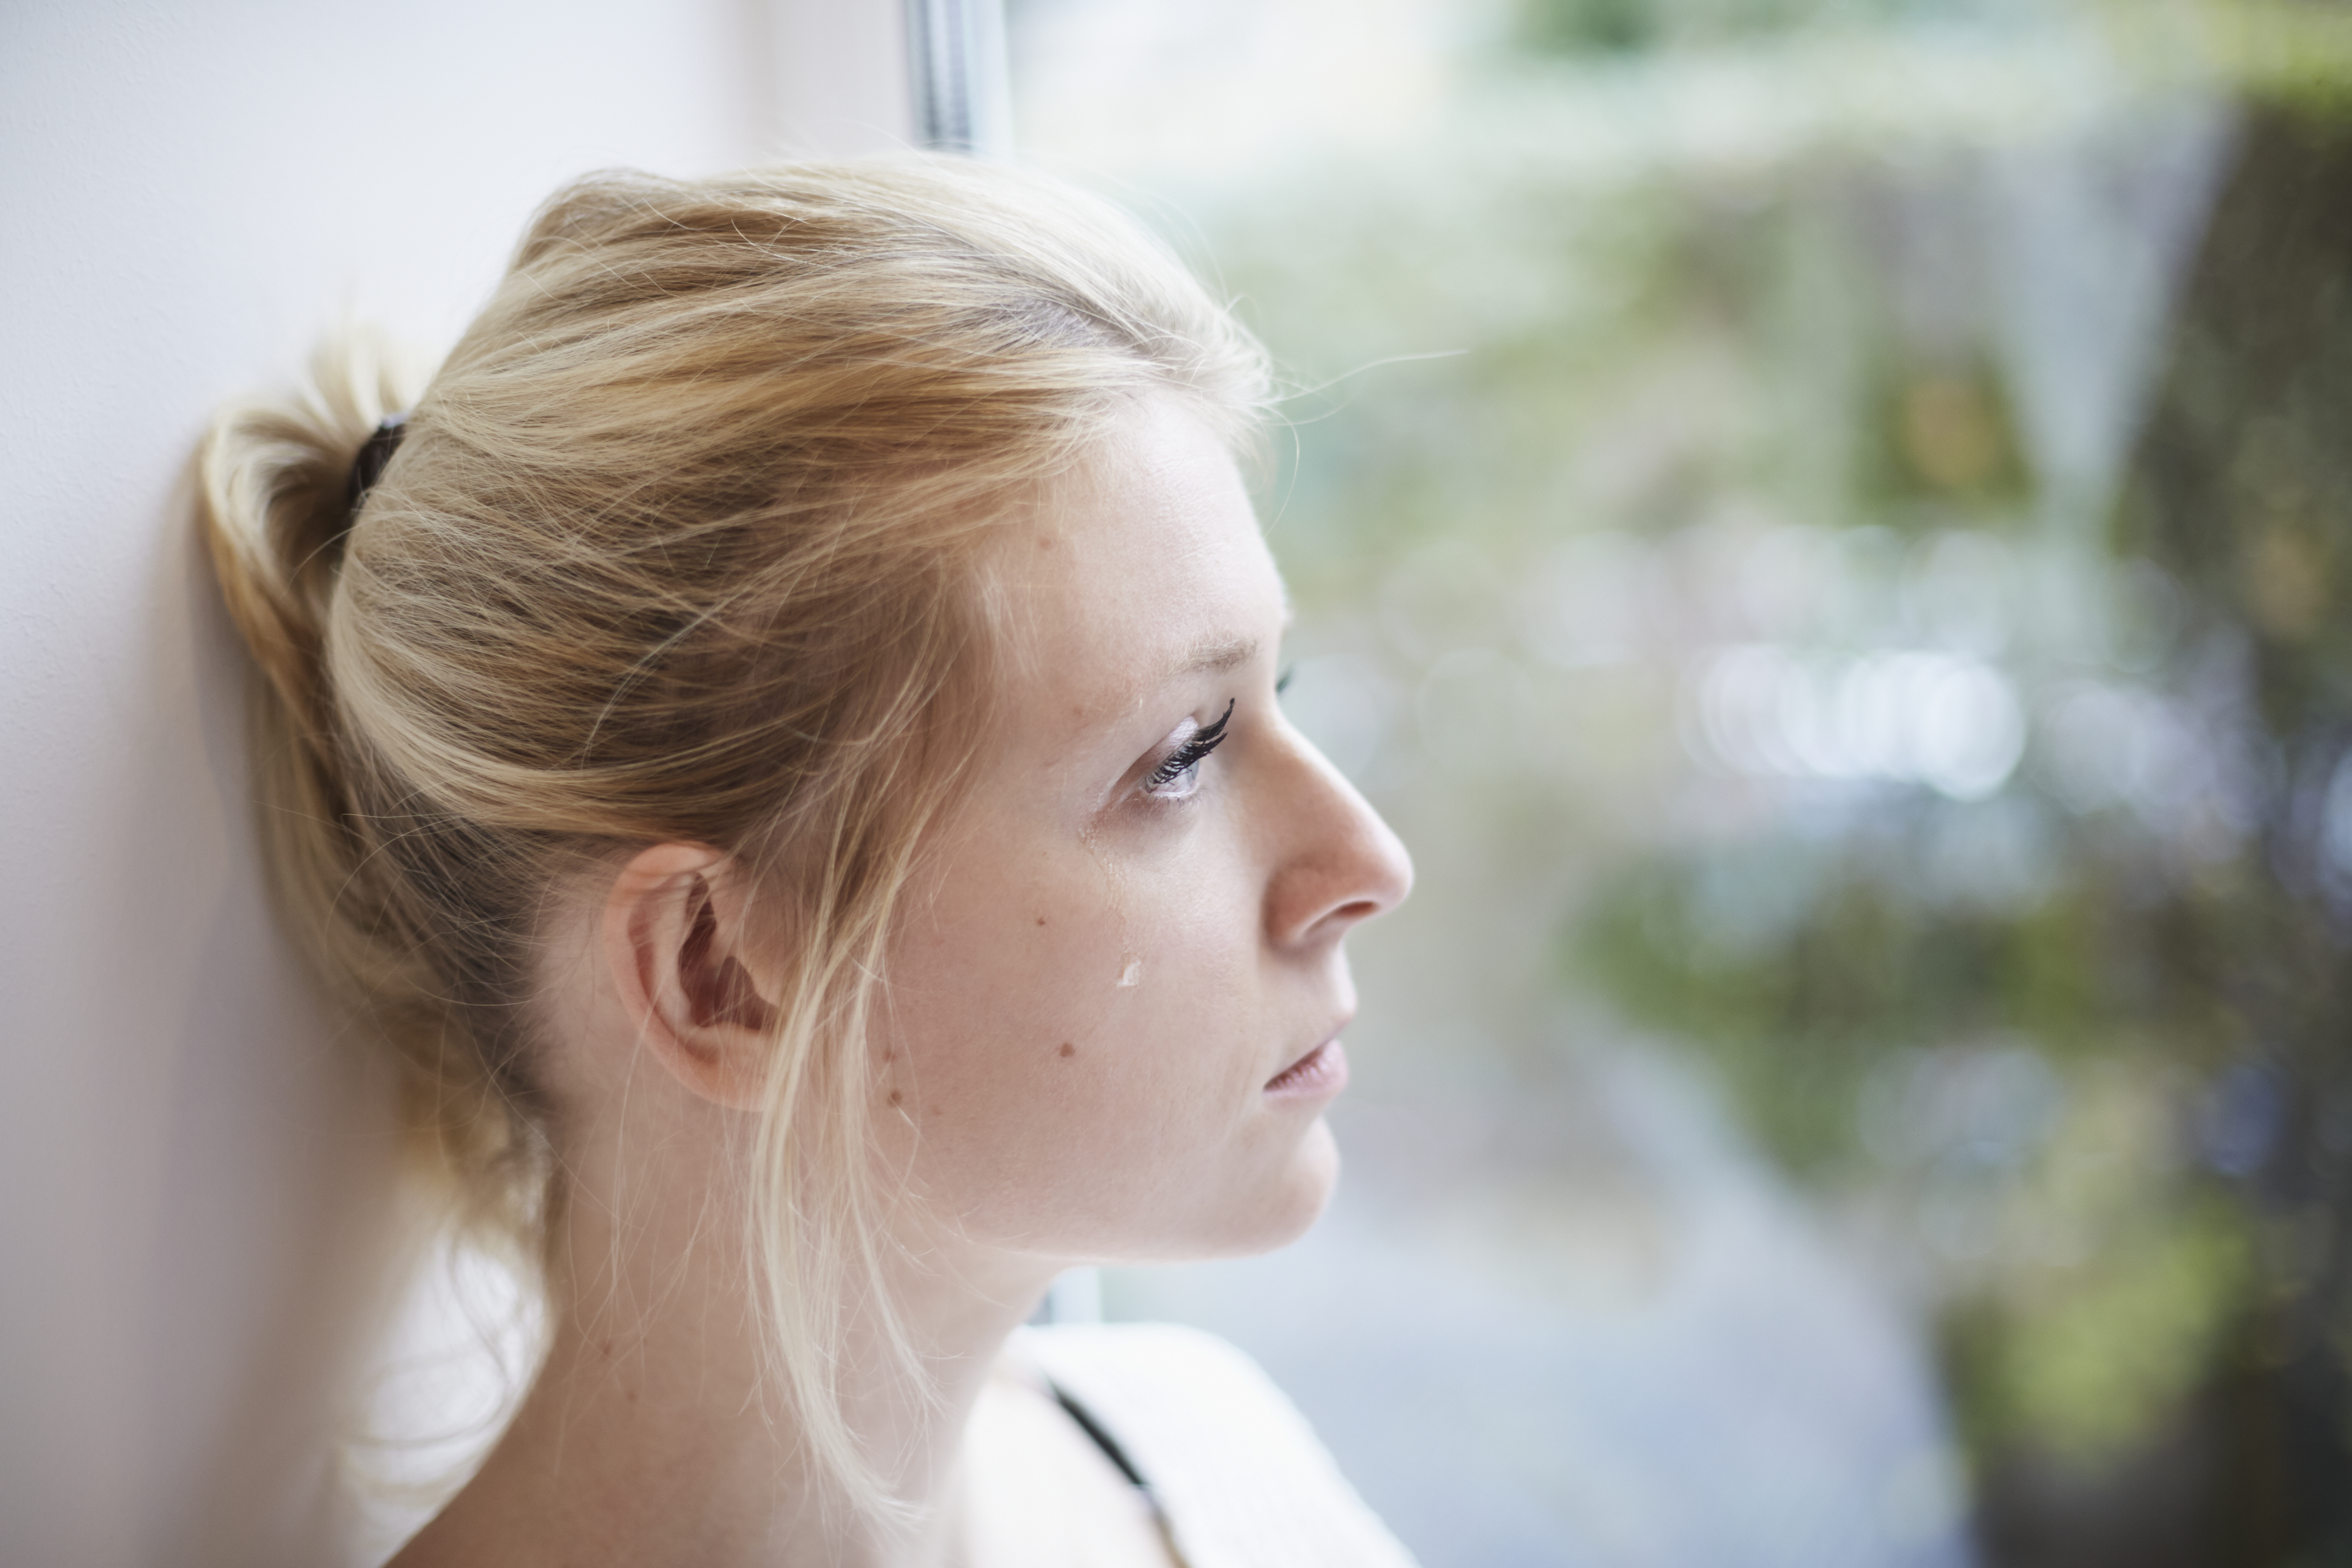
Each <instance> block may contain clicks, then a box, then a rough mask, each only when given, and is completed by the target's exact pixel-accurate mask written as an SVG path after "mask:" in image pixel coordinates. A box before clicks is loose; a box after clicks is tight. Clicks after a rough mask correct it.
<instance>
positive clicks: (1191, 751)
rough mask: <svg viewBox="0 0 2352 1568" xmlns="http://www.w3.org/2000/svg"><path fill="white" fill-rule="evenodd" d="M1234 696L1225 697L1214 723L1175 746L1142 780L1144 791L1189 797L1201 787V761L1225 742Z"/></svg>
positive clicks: (1163, 797)
mask: <svg viewBox="0 0 2352 1568" xmlns="http://www.w3.org/2000/svg"><path fill="white" fill-rule="evenodd" d="M1233 718H1234V700H1233V699H1231V698H1227V699H1226V700H1225V710H1224V712H1223V714H1222V715H1221V716H1220V717H1219V718H1218V720H1217V721H1216V722H1215V723H1213V724H1211V725H1209V726H1207V727H1206V728H1204V729H1199V730H1195V731H1192V734H1190V735H1188V736H1186V737H1185V739H1184V740H1183V741H1182V742H1180V743H1179V744H1178V746H1177V747H1176V749H1175V750H1174V751H1172V752H1169V753H1168V755H1167V756H1165V757H1164V758H1162V759H1160V765H1159V766H1158V767H1156V768H1153V769H1152V770H1151V772H1150V774H1149V775H1148V776H1147V777H1146V778H1145V779H1144V781H1143V793H1144V794H1146V795H1151V796H1153V797H1155V798H1156V799H1160V800H1186V799H1189V798H1191V796H1192V795H1193V794H1194V793H1195V792H1197V791H1198V790H1199V789H1200V787H1201V764H1202V763H1203V762H1205V761H1207V760H1208V755H1209V753H1210V752H1213V751H1215V750H1216V749H1217V748H1218V747H1219V746H1220V745H1222V744H1223V742H1224V739H1225V726H1226V725H1228V724H1230V723H1232V722H1233Z"/></svg>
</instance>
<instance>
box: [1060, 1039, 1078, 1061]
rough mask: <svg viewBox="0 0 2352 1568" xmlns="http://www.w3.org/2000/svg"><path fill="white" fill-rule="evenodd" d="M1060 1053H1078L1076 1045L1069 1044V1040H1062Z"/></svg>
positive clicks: (1068, 1054)
mask: <svg viewBox="0 0 2352 1568" xmlns="http://www.w3.org/2000/svg"><path fill="white" fill-rule="evenodd" d="M1062 1054H1063V1055H1064V1056H1066V1057H1074V1056H1076V1055H1077V1054H1078V1047H1076V1046H1074V1045H1072V1044H1070V1042H1069V1041H1067V1040H1064V1041H1063V1042H1062Z"/></svg>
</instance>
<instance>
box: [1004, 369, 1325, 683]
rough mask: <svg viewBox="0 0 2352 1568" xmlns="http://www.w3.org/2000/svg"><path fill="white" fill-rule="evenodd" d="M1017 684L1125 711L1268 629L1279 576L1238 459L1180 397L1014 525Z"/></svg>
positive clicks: (1138, 417)
mask: <svg viewBox="0 0 2352 1568" xmlns="http://www.w3.org/2000/svg"><path fill="white" fill-rule="evenodd" d="M996 565H997V573H996V576H997V580H998V582H999V584H1000V585H1001V589H1002V591H1003V594H1004V597H1005V608H1006V609H1007V611H1008V612H1009V615H1008V616H1007V621H1008V623H1009V627H1010V629H1011V632H1012V641H1013V650H1012V651H1013V658H1012V659H1011V661H1010V665H1011V668H1010V671H1009V673H1010V675H1011V678H1012V682H1013V685H1015V686H1016V687H1018V686H1023V685H1029V686H1033V687H1034V686H1035V685H1038V684H1041V683H1042V684H1043V685H1045V686H1046V687H1048V688H1050V689H1052V694H1053V695H1057V696H1059V697H1061V698H1063V699H1064V700H1065V701H1066V704H1067V705H1068V706H1069V707H1070V708H1073V709H1085V710H1103V709H1115V708H1118V707H1122V706H1127V705H1131V704H1133V703H1136V702H1140V701H1143V700H1147V699H1148V698H1149V697H1150V694H1151V693H1152V692H1153V691H1154V690H1155V689H1158V688H1160V687H1161V686H1164V685H1166V684H1167V683H1168V682H1169V681H1170V680H1171V679H1180V678H1181V676H1182V675H1183V674H1184V673H1186V672H1187V671H1188V670H1191V669H1195V668H1201V667H1202V666H1204V665H1212V666H1213V665H1216V664H1221V663H1224V664H1229V663H1232V662H1234V661H1236V660H1237V659H1238V658H1244V657H1246V655H1247V654H1248V652H1249V651H1251V648H1252V646H1254V645H1255V644H1258V643H1260V642H1262V641H1263V640H1264V639H1266V638H1268V637H1272V636H1274V635H1275V633H1276V630H1278V628H1279V624H1280V622H1281V619H1282V617H1283V615H1284V604H1283V596H1282V582H1281V578H1280V576H1279V575H1278V574H1277V573H1276V570H1275V565H1274V561H1273V558H1272V556H1271V555H1270V554H1268V552H1267V551H1266V548H1265V541H1264V540H1263V539H1262V538H1261V537H1260V535H1259V532H1258V527H1257V520H1256V516H1255V513H1254V512H1253V511H1252V510H1251V508H1250V502H1249V495H1248V491H1247V490H1246V489H1245V488H1244V486H1243V483H1242V479H1241V475H1240V472H1239V471H1238V469H1237V468H1235V466H1234V459H1233V457H1232V454H1231V453H1230V452H1229V451H1227V450H1226V448H1225V447H1224V444H1223V442H1222V441H1220V440H1219V439H1218V438H1217V437H1216V435H1215V433H1214V432H1213V431H1212V430H1211V429H1210V428H1209V427H1208V426H1206V425H1205V424H1203V423H1202V421H1201V420H1200V419H1199V418H1198V417H1197V416H1194V415H1192V413H1191V412H1190V411H1188V410H1187V409H1185V408H1184V407H1183V406H1182V405H1181V404H1178V403H1176V402H1175V401H1174V400H1173V399H1169V398H1158V399H1153V400H1151V401H1150V402H1147V403H1146V404H1144V405H1140V406H1139V407H1138V408H1137V409H1136V410H1134V411H1133V412H1132V413H1130V414H1129V416H1127V417H1126V418H1125V419H1124V420H1123V421H1122V422H1121V424H1120V425H1119V426H1117V427H1116V428H1115V429H1114V430H1113V431H1112V432H1111V433H1110V434H1109V435H1108V437H1105V439H1104V440H1103V441H1102V442H1101V444H1100V445H1099V446H1098V447H1097V449H1096V451H1095V452H1094V453H1093V455H1092V456H1091V458H1090V459H1089V460H1088V461H1087V463H1085V464H1084V465H1082V466H1081V467H1079V468H1076V469H1075V470H1073V471H1072V472H1070V473H1069V474H1066V475H1065V476H1063V477H1062V478H1061V479H1057V480H1056V481H1055V483H1054V484H1053V485H1051V486H1050V487H1048V488H1047V489H1046V490H1045V493H1044V494H1043V495H1042V496H1041V497H1040V499H1039V500H1038V502H1037V504H1036V505H1035V506H1034V508H1032V509H1030V510H1028V511H1027V512H1026V513H1025V514H1024V516H1023V517H1022V518H1021V519H1020V520H1019V521H1016V522H1015V523H1014V524H1013V526H1012V527H1011V528H1010V530H1009V531H1008V533H1007V536H1006V537H1005V539H1004V540H1003V549H1002V552H1001V554H1000V555H999V558H998V561H997V563H996Z"/></svg>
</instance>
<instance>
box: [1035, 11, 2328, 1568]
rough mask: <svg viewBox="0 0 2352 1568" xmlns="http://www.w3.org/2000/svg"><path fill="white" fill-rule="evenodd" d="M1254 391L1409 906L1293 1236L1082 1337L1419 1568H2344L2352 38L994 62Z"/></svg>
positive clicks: (1120, 1283) (1280, 16) (1250, 29)
mask: <svg viewBox="0 0 2352 1568" xmlns="http://www.w3.org/2000/svg"><path fill="white" fill-rule="evenodd" d="M1010 37H1011V47H1012V60H1013V86H1014V92H1015V120H1016V126H1017V129H1018V132H1019V134H1020V139H1021V142H1022V144H1023V148H1024V155H1026V156H1028V157H1030V158H1031V159H1032V160H1034V161H1035V162H1038V163H1044V164H1045V165H1046V166H1049V167H1053V168H1056V169H1059V170H1061V171H1063V172H1066V173H1070V174H1076V175H1077V176H1078V177H1080V178H1082V179H1087V180H1090V181H1092V182H1094V183H1096V184H1098V185H1100V186H1101V187H1102V188H1105V189H1107V190H1108V191H1110V192H1111V193H1112V194H1113V195H1117V196H1118V197H1119V198H1120V199H1121V200H1123V201H1126V202H1128V203H1129V204H1130V205H1137V206H1139V207H1141V208H1142V209H1143V210H1144V211H1146V212H1147V214H1148V215H1149V216H1153V217H1154V218H1155V219H1156V220H1158V221H1160V223H1161V224H1162V225H1163V226H1164V227H1165V229H1166V232H1167V233H1168V234H1169V235H1170V237H1171V240H1172V241H1173V242H1174V243H1175V244H1177V245H1178V246H1179V247H1181V248H1182V249H1184V250H1185V251H1186V252H1187V253H1188V254H1191V255H1193V256H1195V257H1197V258H1201V259H1202V260H1203V262H1204V264H1205V265H1207V266H1208V267H1209V268H1211V270H1212V271H1213V274H1214V275H1215V276H1216V277H1218V278H1219V279H1221V280H1222V286H1223V288H1224V289H1226V290H1227V291H1229V292H1230V293H1231V294H1232V295H1233V296H1234V298H1236V299H1237V300H1240V301H1241V302H1242V307H1243V310H1244V313H1245V315H1246V316H1247V318H1248V319H1249V320H1250V321H1252V322H1253V323H1254V324H1255V326H1257V327H1258V329H1259V330H1260V331H1262V332H1263V333H1264V334H1265V337H1266V339H1267V341H1268V342H1269V343H1270V344H1271V345H1272V347H1273V349H1274V350H1275V352H1276V356H1277V357H1278V359H1279V360H1280V361H1281V363H1283V364H1284V366H1285V367H1286V370H1287V372H1288V373H1289V374H1291V375H1292V377H1293V378H1294V382H1295V384H1294V386H1293V395H1291V396H1290V397H1289V398H1288V399H1287V401H1286V403H1285V405H1284V408H1283V415H1284V418H1283V421H1282V422H1281V423H1280V425H1279V426H1278V427H1277V429H1276V437H1275V439H1274V441H1273V443H1272V447H1273V453H1272V457H1271V460H1270V462H1269V468H1268V477H1267V479H1266V482H1265V487H1264V496H1265V500H1264V509H1265V516H1266V521H1267V527H1268V531H1269V537H1270V538H1271V540H1272V541H1273V542H1274V545H1275V548H1276V552H1277V554H1278V555H1279V556H1280V557H1281V559H1282V562H1283V564H1284V567H1285V570H1286V573H1287V574H1288V575H1289V579H1290V582H1291V585H1292V589H1293V592H1294V594H1295V595H1296V597H1297V603H1298V611H1299V620H1298V628H1297V634H1296V637H1295V646H1294V648H1293V653H1294V656H1295V658H1296V660H1297V671H1296V677H1295V679H1294V682H1293V684H1292V686H1291V688H1290V690H1289V695H1288V698H1287V702H1288V705H1289V709H1290V711H1291V714H1292V716H1293V718H1294V720H1295V721H1297V723H1298V724H1299V725H1300V726H1301V727H1302V728H1303V729H1305V730H1306V731H1307V732H1308V733H1309V734H1310V735H1311V736H1313V737H1314V738H1315V739H1316V740H1317V741H1318V742H1319V743H1321V744H1322V745H1323V747H1324V748H1325V749H1326V751H1327V752H1328V753H1329V755H1330V756H1331V758H1332V759H1333V761H1334V762H1335V763H1338V764H1339V766H1340V767H1341V768H1342V769H1343V770H1344V771H1346V772H1347V773H1349V776H1350V777H1352V778H1353V779H1355V780H1356V781H1357V782H1358V783H1359V784H1360V785H1361V786H1362V788H1363V789H1364V790H1365V792H1366V793H1367V794H1368V795H1370V798H1371V799H1372V800H1373V801H1374V803H1375V804H1376V805H1379V806H1380V807H1381V810H1382V811H1383V812H1384V813H1386V814H1387V815H1388V816H1389V817H1390V818H1391V821H1392V822H1393V823H1394V824H1395V825H1396V826H1397V827H1398V829H1399V830H1400V831H1401V832H1402V835H1403V837H1405V839H1406V841H1407V842H1408V844H1410V845H1411V846H1412V848H1413V849H1414V851H1415V854H1416V857H1417V859H1418V862H1419V868H1420V872H1421V885H1420V888H1419V889H1418V891H1417V892H1416V893H1415V895H1414V898H1413V900H1412V902H1411V903H1410V904H1408V905H1407V906H1406V908H1405V909H1404V910H1402V911H1401V912H1399V913H1398V914H1396V915H1394V916H1392V917H1391V918H1390V919H1389V920H1387V921H1381V922H1378V923H1376V924H1375V925H1373V926H1371V927H1369V928H1367V929H1366V930H1365V931H1363V932H1362V933H1361V934H1360V937H1359V938H1358V939H1357V941H1356V944H1355V947H1356V967H1357V972H1358V975H1359V981H1360V989H1361V991H1362V993H1363V1000H1364V1016H1363V1018H1362V1021H1361V1022H1360V1024H1359V1025H1358V1026H1357V1027H1356V1028H1355V1029H1354V1030H1353V1031H1352V1032H1351V1035H1350V1037H1349V1048H1350V1050H1351V1052H1352V1053H1353V1056H1354V1058H1355V1062H1356V1066H1357V1087H1356V1088H1355V1089H1353V1090H1351V1092H1350V1094H1349V1097H1348V1098H1347V1100H1344V1101H1343V1102H1342V1103H1341V1105H1340V1107H1339V1109H1338V1110H1336V1111H1335V1113H1334V1121H1335V1124H1336V1126H1337V1127H1338V1130H1339V1136H1340V1141H1341V1144H1342V1147H1343V1148H1344V1150H1345V1151H1346V1153H1347V1158H1348V1161H1349V1175H1348V1181H1347V1183H1346V1184H1345V1186H1344V1188H1343V1192H1342V1195H1341V1198H1340V1200H1339V1203H1338V1205H1336V1207H1335V1209H1334V1211H1333V1213H1332V1214H1331V1215H1329V1216H1328V1219H1327V1220H1326V1222H1325V1223H1324V1225H1323V1226H1321V1227H1319V1228H1318V1230H1317V1231H1316V1232H1315V1233H1314V1234H1313V1235H1312V1236H1310V1237H1309V1238H1308V1239H1307V1241H1306V1242H1304V1243H1302V1244H1301V1245H1300V1246H1299V1247H1296V1248H1294V1249H1292V1250H1291V1251H1289V1252H1286V1253H1284V1254H1280V1255H1277V1256H1276V1257H1273V1258H1265V1259H1257V1260H1250V1261H1245V1262H1240V1263H1232V1264H1217V1265H1203V1266H1197V1267H1191V1268H1178V1269H1169V1270H1154V1271H1130V1272H1123V1273H1114V1274H1112V1275H1111V1276H1110V1277H1109V1278H1108V1279H1107V1280H1106V1281H1105V1295H1106V1300H1107V1303H1108V1308H1109V1310H1110V1311H1111V1313H1112V1315H1114V1316H1122V1315H1124V1316H1174V1317H1180V1318H1187V1319H1190V1320H1192V1321H1199V1322H1202V1323H1204V1324H1206V1325H1207V1326H1210V1327H1212V1328H1214V1329H1216V1330H1218V1331H1222V1332H1224V1333H1226V1334H1228V1335H1229V1336H1231V1337H1232V1338H1234V1339H1235V1340H1236V1341H1238V1342H1241V1343H1242V1344H1244V1346H1245V1347H1247V1348H1249V1349H1250V1350H1252V1351H1253V1352H1255V1353H1256V1354H1258V1355H1259V1357H1260V1358H1261V1359H1262V1360H1264V1361H1265V1363H1267V1364H1268V1365H1269V1367H1270V1368H1271V1369H1272V1370H1273V1371H1274V1373H1276V1377H1277V1378H1278V1379H1280V1380H1281V1381H1283V1382H1284V1383H1285V1384H1286V1386H1287V1387H1289V1388H1290V1389H1291V1390H1292V1391H1293V1392H1294V1394H1296V1396H1297V1398H1298V1399H1299V1401H1300V1402H1301V1404H1302V1405H1305V1406H1306V1407H1307V1411H1308V1413H1309V1415H1311V1416H1313V1417H1314V1418H1315V1419H1316V1421H1317V1423H1318V1426H1319V1427H1320V1428H1321V1429H1322V1431H1323V1432H1324V1433H1325V1435H1326V1436H1327V1437H1328V1440H1329V1442H1330V1443H1331V1445H1332V1447H1334V1449H1335V1450H1336V1451H1337V1452H1338V1453H1339V1457H1340V1458H1341V1461H1342V1463H1343V1465H1344V1466H1345V1467H1346V1468H1348V1469H1349V1472H1350V1474H1351V1475H1352V1476H1353V1477H1354V1479H1356V1480H1357V1482H1358V1484H1359V1486H1360V1489H1362V1490H1363V1491H1364V1492H1365V1493H1366V1495H1367V1497H1368V1498H1369V1499H1370V1500H1371V1501H1372V1502H1373V1504H1374V1505H1375V1506H1376V1507H1377V1508H1379V1509H1380V1510H1381V1511H1382V1512H1383V1513H1384V1514H1386V1515H1387V1517H1388V1518H1389V1519H1390V1520H1391V1522H1392V1523H1393V1524H1394V1525H1395V1527H1396V1528H1397V1530H1398V1531H1399V1532H1400V1533H1401V1534H1402V1535H1403V1536H1404V1537H1405V1538H1406V1540H1407V1541H1408V1542H1410V1543H1411V1544H1412V1546H1413V1547H1414V1549H1415V1550H1416V1551H1417V1552H1419V1553H1420V1554H1421V1555H1422V1556H1423V1560H1424V1561H1425V1562H1426V1563H1429V1564H1430V1565H1431V1568H1449V1565H1456V1564H1458V1565H1463V1568H1468V1565H1472V1564H1476V1565H1479V1568H1496V1565H1501V1564H1512V1563H1611V1564H1625V1563H1633V1564H1648V1563H1657V1564H1669V1563H1708V1564H1718V1565H1738V1564H1750V1563H1755V1564H1762V1563H1790V1564H1804V1565H1807V1568H1819V1565H1823V1564H1833V1563H1856V1564H1862V1563H1869V1564H1879V1563H1987V1564H2012V1563H2014V1564H2026V1563H2065V1564H2069V1565H2083V1564H2104V1563H2116V1564H2124V1563H2129V1564H2133V1565H2135V1568H2147V1565H2151V1564H2167V1563H2181V1564H2189V1563H2197V1564H2210V1563H2249V1564H2285V1563H2317V1562H2321V1561H2326V1562H2335V1561H2340V1560H2344V1557H2345V1554H2347V1553H2352V1485H2347V1481H2346V1478H2347V1477H2352V1452H2347V1442H2348V1441H2352V1400H2347V1384H2346V1370H2347V1352H2352V1300H2347V1250H2346V1247H2345V1241H2346V1235H2345V1231H2346V1215H2347V1181H2352V1064H2347V1048H2346V1041H2347V1037H2352V987H2347V973H2352V971H2347V951H2352V947H2347V944H2348V943H2352V750H2347V747H2352V620H2347V617H2346V616H2344V615H2343V614H2342V612H2341V609H2340V608H2339V606H2340V604H2341V602H2342V597H2343V595H2344V592H2345V590H2346V588H2347V584H2348V583H2352V576H2348V575H2347V574H2352V439H2347V417H2348V416H2352V11H2347V9H2346V8H2345V7H2343V6H2341V5H2329V4H2317V3H2313V4H2296V3H2294V0H2269V3H2264V4H2252V3H2238V4H2221V3H2218V0H2216V3H2211V4H2194V3H2189V0H2181V3H2179V4H2175V3H2171V0H2113V3H2106V4H2103V3H2100V0H1518V3H1517V4H1494V5H1470V4H1460V3H1455V4H1446V3H1441V0H1349V3H1341V0H1251V3H1249V4H1246V5H1244V4H1241V3H1239V0H1221V3H1208V0H1202V3H1198V4H1192V5H1183V6H1174V5H1152V4H1146V3H1144V0H1020V3H1018V4H1015V5H1013V8H1012V12H1011V24H1010Z"/></svg>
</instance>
